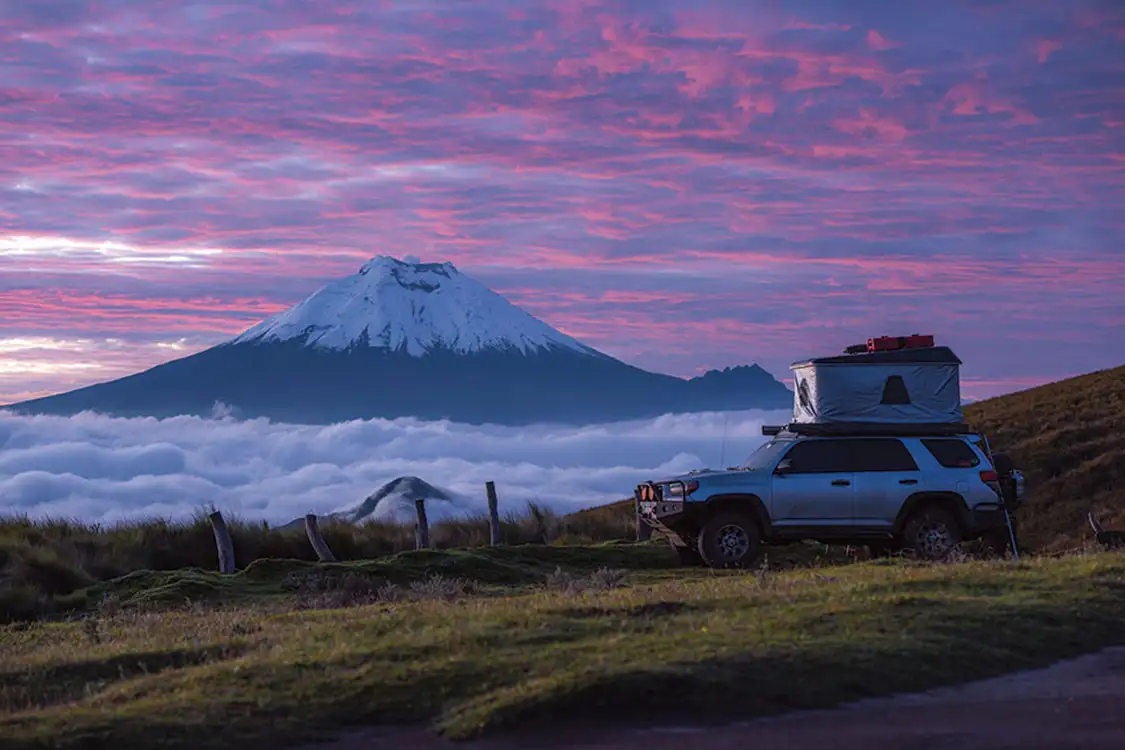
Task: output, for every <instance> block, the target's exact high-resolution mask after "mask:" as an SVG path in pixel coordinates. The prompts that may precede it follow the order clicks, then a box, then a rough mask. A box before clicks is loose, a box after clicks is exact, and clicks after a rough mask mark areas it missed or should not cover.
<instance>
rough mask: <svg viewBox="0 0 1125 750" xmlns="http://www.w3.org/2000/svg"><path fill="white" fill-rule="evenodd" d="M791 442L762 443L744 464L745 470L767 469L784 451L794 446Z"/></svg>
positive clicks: (771, 441)
mask: <svg viewBox="0 0 1125 750" xmlns="http://www.w3.org/2000/svg"><path fill="white" fill-rule="evenodd" d="M792 442H793V441H791V440H770V441H769V442H768V443H762V444H761V445H759V446H758V449H757V450H756V451H754V452H753V453H751V454H750V455H749V456H748V457H747V459H746V461H745V462H743V464H742V468H743V469H765V468H768V467H769V466H770V464H772V463H773V462H774V460H775V459H776V458H777V457H778V456H779V455H780V454H781V453H782V451H784V450H785V449H786V448H787V447H788V446H790V445H792Z"/></svg>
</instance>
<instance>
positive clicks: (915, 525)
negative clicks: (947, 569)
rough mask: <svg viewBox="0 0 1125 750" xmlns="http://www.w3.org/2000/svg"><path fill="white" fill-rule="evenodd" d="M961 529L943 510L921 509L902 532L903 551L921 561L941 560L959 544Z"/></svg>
mask: <svg viewBox="0 0 1125 750" xmlns="http://www.w3.org/2000/svg"><path fill="white" fill-rule="evenodd" d="M961 539H962V535H961V527H960V526H959V525H958V524H957V519H956V518H954V516H953V514H952V513H950V512H949V511H947V510H945V509H944V508H937V507H928V508H923V509H921V510H920V511H918V512H916V513H915V514H914V515H912V516H911V517H910V520H908V521H907V522H906V526H905V527H904V528H903V530H902V546H903V549H904V550H905V551H906V552H908V553H910V554H913V555H914V556H915V557H918V558H921V559H923V560H941V559H944V558H945V557H947V556H948V555H949V553H950V552H952V551H953V548H954V547H956V546H957V545H958V544H960V543H961Z"/></svg>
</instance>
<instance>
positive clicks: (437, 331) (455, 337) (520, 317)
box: [228, 255, 597, 357]
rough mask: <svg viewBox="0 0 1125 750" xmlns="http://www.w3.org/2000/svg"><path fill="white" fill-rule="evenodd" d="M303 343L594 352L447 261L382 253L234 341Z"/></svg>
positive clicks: (414, 351) (415, 350)
mask: <svg viewBox="0 0 1125 750" xmlns="http://www.w3.org/2000/svg"><path fill="white" fill-rule="evenodd" d="M280 341H300V342H302V343H303V344H304V345H305V346H311V347H316V348H323V349H335V350H345V349H352V348H355V347H369V348H373V349H385V350H388V351H405V352H406V353H408V354H410V355H411V356H414V357H421V356H423V355H425V354H426V353H428V352H430V351H433V350H435V349H447V350H450V351H453V352H455V353H457V354H468V353H471V352H478V351H482V350H486V349H500V350H513V349H514V350H518V351H519V352H521V353H523V354H529V353H532V352H534V351H537V350H546V349H559V348H562V349H569V350H572V351H575V352H579V353H582V354H590V355H595V356H596V355H597V352H595V351H594V350H593V349H590V348H588V347H586V346H584V345H583V344H581V343H579V342H578V341H576V340H575V339H573V338H571V337H570V336H567V335H566V334H564V333H562V332H560V331H557V330H555V329H554V328H552V327H551V326H549V325H547V324H546V323H544V322H543V321H541V320H539V319H538V318H535V317H534V316H532V315H530V314H528V313H527V312H525V311H523V310H521V309H520V308H518V307H516V306H515V305H513V304H512V303H510V302H508V300H506V299H505V298H504V297H502V296H501V295H499V294H497V293H496V292H494V291H492V290H491V289H489V288H488V287H486V286H484V285H483V284H481V283H479V282H478V281H476V280H474V279H472V278H471V277H469V276H466V275H465V274H463V273H461V272H460V271H458V270H457V269H456V268H455V267H454V265H453V264H452V263H450V262H448V261H447V262H444V263H422V262H420V261H419V260H418V259H417V258H414V257H407V258H406V259H404V260H399V259H398V258H393V257H391V256H387V255H377V256H375V257H374V258H372V259H371V260H369V261H367V262H366V263H364V264H363V266H361V267H360V269H359V271H358V272H357V273H355V274H353V275H351V276H347V277H345V278H342V279H339V280H337V281H333V282H332V283H330V284H328V285H327V286H325V287H323V288H321V289H320V290H318V291H316V292H315V293H313V294H312V295H310V296H309V297H307V298H306V299H304V300H303V301H301V302H300V303H298V304H296V305H294V306H293V307H291V308H289V309H288V310H285V311H284V312H282V313H279V314H278V315H275V316H273V317H272V318H269V319H267V320H264V321H262V322H261V323H259V324H258V325H256V326H254V327H253V328H250V329H249V330H247V331H245V332H244V333H242V334H241V335H239V336H237V337H235V338H234V339H232V340H231V341H230V342H228V343H230V344H247V343H266V342H280Z"/></svg>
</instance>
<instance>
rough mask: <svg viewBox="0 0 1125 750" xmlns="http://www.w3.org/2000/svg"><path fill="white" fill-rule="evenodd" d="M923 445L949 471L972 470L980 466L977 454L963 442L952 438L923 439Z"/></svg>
mask: <svg viewBox="0 0 1125 750" xmlns="http://www.w3.org/2000/svg"><path fill="white" fill-rule="evenodd" d="M922 445H924V446H926V450H928V451H929V452H930V454H931V455H932V456H933V457H934V458H936V459H937V462H938V463H939V464H941V465H942V466H944V467H945V468H947V469H971V468H973V467H974V466H977V465H978V464H980V459H979V458H977V454H976V452H975V451H974V450H973V449H972V448H970V447H969V446H968V445H966V444H965V442H964V441H963V440H956V439H952V438H928V439H926V438H923V440H922Z"/></svg>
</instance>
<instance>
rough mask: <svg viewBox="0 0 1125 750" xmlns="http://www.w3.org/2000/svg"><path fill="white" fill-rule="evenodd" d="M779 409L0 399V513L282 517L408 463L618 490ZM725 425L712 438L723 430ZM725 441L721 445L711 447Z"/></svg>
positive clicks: (474, 480)
mask: <svg viewBox="0 0 1125 750" xmlns="http://www.w3.org/2000/svg"><path fill="white" fill-rule="evenodd" d="M788 416H790V415H789V414H788V413H787V412H786V413H781V412H760V411H757V412H739V413H731V414H693V415H687V416H678V415H668V416H664V417H661V418H658V419H655V420H647V421H637V422H623V423H616V424H609V425H600V426H594V427H579V428H572V427H542V426H540V427H529V428H503V427H484V428H479V427H470V426H467V425H460V424H453V423H448V422H421V421H417V420H413V419H401V420H393V421H392V420H370V421H353V422H347V423H342V424H336V425H331V426H327V427H324V426H304V425H288V424H276V423H270V422H267V421H265V420H250V421H239V420H234V419H230V418H223V419H199V418H194V417H176V418H173V419H163V420H157V419H119V418H111V417H106V416H101V415H96V414H81V415H78V416H75V417H42V416H34V417H28V416H17V415H14V414H11V413H10V412H2V411H0V514H4V515H10V514H26V515H29V516H31V517H35V518H42V517H52V518H59V517H68V518H77V519H81V520H84V521H99V522H106V523H112V522H116V521H123V520H131V519H143V518H152V517H163V518H173V519H177V518H184V517H187V516H191V515H192V514H194V513H196V512H198V511H199V510H200V509H202V508H204V507H207V506H209V505H211V504H213V505H215V506H216V507H218V508H220V509H222V510H223V511H224V512H230V513H233V514H234V515H236V516H239V517H243V518H248V519H264V520H267V521H270V522H275V523H276V522H280V523H283V522H286V521H289V520H291V519H293V518H294V517H296V516H299V515H302V514H304V513H308V512H315V513H328V512H331V511H334V510H339V509H341V508H345V507H351V506H354V505H355V504H356V503H357V502H359V501H360V500H362V499H363V498H364V497H366V496H367V495H368V494H370V493H371V492H372V491H373V490H374V489H376V488H377V487H379V486H381V485H382V484H383V483H385V482H387V481H389V480H391V479H393V478H395V477H397V476H402V475H416V476H419V477H421V478H423V479H425V480H426V481H428V482H431V483H432V484H435V485H437V486H440V487H445V488H448V489H450V490H453V491H454V492H456V493H458V494H462V495H465V496H467V497H469V498H475V499H476V500H477V501H478V504H477V505H476V506H475V507H474V508H473V510H478V509H483V508H484V503H485V500H484V483H485V482H486V481H488V480H493V481H495V482H496V485H497V489H498V492H499V494H500V502H501V506H502V510H512V511H520V510H522V509H524V508H525V507H526V503H527V502H529V501H534V502H539V503H542V504H545V505H547V506H549V507H551V508H554V509H556V510H559V511H564V512H565V511H569V510H573V509H577V508H580V507H586V506H591V505H597V504H600V503H604V502H608V501H612V500H616V499H620V498H622V497H625V496H627V495H628V494H630V492H631V490H632V487H633V485H634V484H635V483H636V482H638V481H640V480H643V479H645V478H650V477H652V476H653V475H654V474H665V473H670V472H678V471H685V470H689V469H693V468H699V467H701V466H717V465H718V464H719V463H720V460H721V459H723V458H724V455H723V454H724V453H725V462H726V463H728V464H730V463H734V462H737V461H739V460H741V459H742V458H744V457H745V456H746V455H747V454H748V453H749V452H750V451H751V450H753V448H755V447H756V446H757V445H758V444H760V443H761V442H762V441H763V439H764V438H762V436H761V430H760V426H761V425H762V424H763V423H767V424H770V423H773V424H777V423H780V422H782V421H784V420H785V418H786V417H788ZM724 436H725V439H724ZM724 443H725V447H724Z"/></svg>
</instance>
